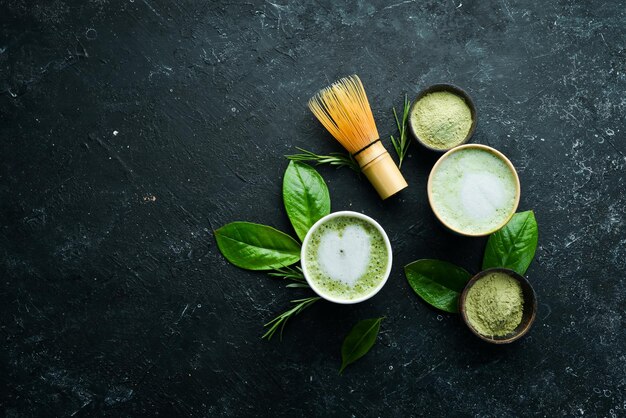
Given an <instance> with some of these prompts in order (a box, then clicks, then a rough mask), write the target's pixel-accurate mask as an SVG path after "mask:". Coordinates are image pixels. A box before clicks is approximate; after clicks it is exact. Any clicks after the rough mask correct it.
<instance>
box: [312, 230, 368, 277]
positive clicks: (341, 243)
mask: <svg viewBox="0 0 626 418" xmlns="http://www.w3.org/2000/svg"><path fill="white" fill-rule="evenodd" d="M369 257H370V237H369V235H368V234H367V232H366V231H365V230H364V229H363V228H362V227H361V226H360V225H349V226H347V227H346V228H345V229H344V230H343V234H342V235H341V236H340V235H339V233H338V232H337V231H326V232H325V233H323V234H322V235H321V236H320V245H319V248H318V250H317V259H318V261H319V266H320V269H321V270H322V271H323V272H324V273H325V274H327V275H328V278H330V279H331V280H337V281H340V282H342V283H345V284H346V285H348V286H350V287H353V286H354V284H355V283H356V281H357V280H358V279H359V277H361V276H362V275H363V274H365V272H366V271H367V265H368V264H369Z"/></svg>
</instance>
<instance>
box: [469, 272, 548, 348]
mask: <svg viewBox="0 0 626 418" xmlns="http://www.w3.org/2000/svg"><path fill="white" fill-rule="evenodd" d="M459 311H460V312H461V316H462V317H463V322H465V324H466V325H467V327H468V328H469V329H470V331H472V333H474V334H475V335H477V336H478V337H479V338H481V339H482V340H484V341H487V342H490V343H493V344H507V343H510V342H513V341H515V340H517V339H519V338H521V337H522V336H524V335H525V334H526V333H527V332H528V330H529V329H530V327H531V325H532V324H533V322H534V321H535V316H536V314H537V297H536V295H535V291H534V290H533V288H532V286H531V285H530V283H529V282H528V280H526V278H525V277H524V276H521V275H519V274H518V273H516V272H514V271H513V270H509V269H505V268H492V269H488V270H485V271H481V272H480V273H478V274H477V275H475V276H474V277H472V279H471V280H470V281H469V282H468V283H467V285H466V286H465V289H463V292H461V296H460V298H459Z"/></svg>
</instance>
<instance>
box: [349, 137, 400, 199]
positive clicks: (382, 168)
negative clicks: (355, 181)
mask: <svg viewBox="0 0 626 418" xmlns="http://www.w3.org/2000/svg"><path fill="white" fill-rule="evenodd" d="M354 159H355V160H356V161H357V163H359V166H360V167H361V170H362V171H363V174H365V177H367V179H368V180H369V181H370V183H372V186H374V188H375V189H376V191H377V192H378V195H379V196H380V198H381V199H383V200H384V199H387V198H388V197H389V196H392V195H394V194H396V193H398V192H399V191H400V190H402V189H404V188H405V187H407V186H408V184H407V182H406V180H405V179H404V177H403V176H402V173H400V170H399V169H398V166H397V165H396V163H395V162H394V161H393V159H392V158H391V155H389V153H388V152H387V150H386V149H385V147H384V146H383V144H382V143H381V142H380V141H378V142H376V143H374V144H373V145H371V146H369V147H367V148H365V149H364V150H363V151H361V152H359V153H358V154H356V155H355V156H354Z"/></svg>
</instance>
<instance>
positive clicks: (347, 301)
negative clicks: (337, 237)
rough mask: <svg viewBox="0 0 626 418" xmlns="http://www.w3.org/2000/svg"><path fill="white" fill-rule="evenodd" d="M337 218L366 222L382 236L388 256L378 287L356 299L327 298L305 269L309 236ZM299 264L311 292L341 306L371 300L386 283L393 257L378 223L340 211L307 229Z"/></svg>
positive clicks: (387, 238)
mask: <svg viewBox="0 0 626 418" xmlns="http://www.w3.org/2000/svg"><path fill="white" fill-rule="evenodd" d="M337 217H350V218H357V219H361V220H363V221H365V222H367V223H368V224H370V225H372V226H373V227H375V228H376V229H377V230H378V231H379V232H380V234H381V235H382V237H383V241H384V242H385V248H386V249H387V254H388V258H387V268H386V269H385V274H384V276H383V279H382V280H381V281H380V283H379V284H378V286H376V288H375V289H373V290H372V291H371V292H370V293H368V294H366V295H363V296H361V297H359V298H356V299H340V298H336V297H333V296H329V295H327V294H325V293H324V291H323V290H321V289H320V288H319V287H318V286H317V285H316V284H315V281H314V280H312V279H311V278H310V275H309V271H308V269H307V261H306V259H307V257H306V254H307V249H308V245H309V241H310V240H311V236H312V235H313V233H314V232H315V231H316V230H317V229H318V228H319V226H320V225H322V224H324V223H326V222H328V221H329V220H331V219H334V218H337ZM300 262H301V264H302V272H303V273H304V278H305V279H306V281H307V283H308V284H309V286H310V287H311V289H313V291H314V292H315V293H317V294H318V295H319V296H321V297H322V298H324V299H326V300H327V301H329V302H334V303H341V304H353V303H359V302H363V301H364V300H367V299H369V298H371V297H372V296H374V295H375V294H376V293H378V291H379V290H380V289H382V288H383V286H384V285H385V283H387V279H388V278H389V274H390V273H391V265H392V264H393V255H392V253H391V242H390V241H389V237H388V236H387V233H386V232H385V230H384V229H383V227H382V226H380V224H379V223H378V222H376V221H375V220H374V219H372V218H370V217H369V216H367V215H363V214H362V213H358V212H352V211H347V210H346V211H340V212H333V213H331V214H328V215H326V216H324V217H323V218H321V219H320V220H318V221H317V222H315V224H314V225H313V226H312V227H311V229H309V232H307V234H306V236H305V237H304V241H303V242H302V250H301V252H300Z"/></svg>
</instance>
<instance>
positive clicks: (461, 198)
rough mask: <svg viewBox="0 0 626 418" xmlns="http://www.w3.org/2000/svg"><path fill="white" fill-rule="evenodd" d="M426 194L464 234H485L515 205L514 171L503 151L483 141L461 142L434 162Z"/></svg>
mask: <svg viewBox="0 0 626 418" xmlns="http://www.w3.org/2000/svg"><path fill="white" fill-rule="evenodd" d="M428 198H429V201H430V205H431V207H432V208H433V211H434V212H435V214H436V215H437V217H438V218H439V219H440V220H441V221H442V222H443V223H444V224H445V225H446V226H447V227H448V228H450V229H452V230H453V231H455V232H458V233H460V234H464V235H472V236H479V235H487V234H490V233H492V232H494V231H495V230H497V229H499V228H501V227H502V226H503V225H504V224H505V223H506V222H507V221H508V219H509V218H510V217H511V215H512V214H513V213H514V212H515V210H516V209H517V204H518V201H519V181H518V179H517V173H516V172H515V169H514V168H513V166H512V165H510V162H509V161H508V160H507V159H506V157H504V156H503V155H502V154H500V153H499V152H497V151H496V150H494V149H493V148H489V147H487V146H484V145H475V144H472V145H463V146H460V147H458V148H455V149H453V150H452V151H449V152H448V153H447V154H445V155H444V156H443V157H441V159H440V160H439V161H438V162H437V164H435V167H433V170H432V171H431V174H430V177H429V179H428Z"/></svg>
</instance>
